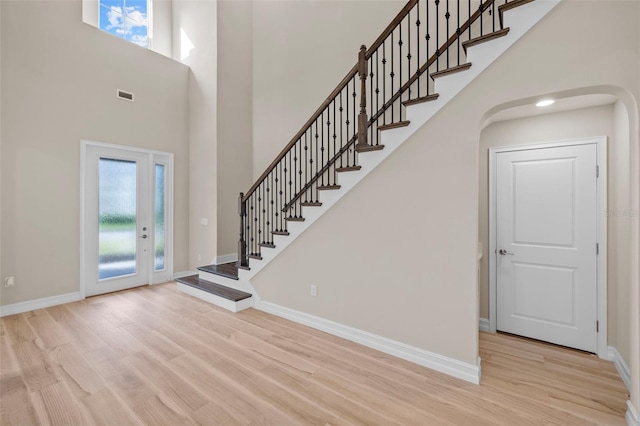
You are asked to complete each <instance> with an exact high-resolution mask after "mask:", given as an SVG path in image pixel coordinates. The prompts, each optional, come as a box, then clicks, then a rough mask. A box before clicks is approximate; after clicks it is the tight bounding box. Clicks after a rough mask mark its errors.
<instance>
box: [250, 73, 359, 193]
mask: <svg viewBox="0 0 640 426" xmlns="http://www.w3.org/2000/svg"><path fill="white" fill-rule="evenodd" d="M357 74H358V63H357V62H356V64H355V65H354V66H353V68H351V70H350V71H349V72H348V73H347V75H346V76H344V78H343V79H342V81H340V83H339V84H338V86H337V87H336V88H335V89H333V92H331V94H330V95H329V96H327V99H325V100H324V102H322V104H321V105H320V107H318V109H317V110H316V112H314V113H313V115H312V116H311V118H310V119H309V120H307V122H306V123H304V126H302V128H301V129H300V130H299V131H298V133H296V135H295V136H294V137H293V139H291V142H289V143H288V144H287V145H286V146H285V147H284V148H283V149H282V151H280V154H278V156H277V157H276V159H275V160H273V161H272V162H271V164H269V167H267V168H266V170H265V171H264V172H262V174H261V175H260V177H259V178H258V179H257V180H256V181H255V182H254V183H253V185H251V188H249V190H248V191H247V193H246V194H245V195H244V197H243V198H242V201H247V200H248V199H249V197H250V196H251V194H253V192H254V191H255V190H256V188H257V187H258V186H260V184H261V183H262V181H263V180H264V179H265V178H266V177H267V176H268V175H269V173H271V171H272V170H273V168H274V167H275V166H276V165H277V164H278V163H279V162H280V161H281V160H282V159H283V158H284V156H285V155H286V154H287V152H289V150H290V149H291V148H292V147H293V146H294V145H295V144H296V142H298V140H300V138H301V137H302V135H304V134H305V132H306V131H307V130H308V129H309V126H311V124H313V123H314V122H315V121H316V120H317V119H318V117H319V116H320V114H321V113H322V111H324V109H325V108H326V107H328V106H329V104H330V103H331V102H332V101H333V99H334V98H335V97H336V96H338V94H339V93H340V92H341V91H342V90H343V89H344V88H345V87H346V85H347V83H348V82H349V80H351V79H352V78H353V77H354V76H356V75H357Z"/></svg>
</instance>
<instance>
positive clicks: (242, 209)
mask: <svg viewBox="0 0 640 426" xmlns="http://www.w3.org/2000/svg"><path fill="white" fill-rule="evenodd" d="M243 197H244V193H242V192H241V193H240V196H239V197H238V214H239V215H240V239H239V240H238V262H237V263H236V265H237V266H238V267H239V268H240V267H246V266H249V261H248V258H247V242H246V240H245V238H244V232H245V228H246V224H245V221H246V217H247V203H246V202H245V201H242V198H243Z"/></svg>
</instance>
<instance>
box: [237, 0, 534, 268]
mask: <svg viewBox="0 0 640 426" xmlns="http://www.w3.org/2000/svg"><path fill="white" fill-rule="evenodd" d="M519 1H520V3H522V2H526V1H527V0H519ZM496 2H499V3H501V4H502V5H503V6H505V7H507V8H509V7H511V6H512V4H510V3H509V0H484V1H482V0H410V1H409V2H407V3H406V4H405V6H404V7H403V8H402V10H400V12H399V13H398V14H397V15H396V17H395V18H394V19H393V20H392V21H391V22H390V23H389V25H388V26H387V27H386V28H385V30H384V31H383V32H382V33H381V34H380V36H379V37H378V38H377V39H376V40H375V41H374V42H373V44H371V46H370V47H369V48H368V49H367V48H366V47H365V46H364V45H363V46H362V47H361V48H360V51H359V52H358V60H357V62H356V64H355V65H354V66H353V67H352V68H351V70H350V71H349V72H348V73H347V75H346V76H345V77H344V78H343V79H342V80H341V82H340V83H339V84H338V86H337V87H336V88H335V89H334V90H333V91H332V92H331V94H330V95H329V96H328V97H327V98H326V99H325V100H324V102H323V103H322V104H321V105H320V107H319V108H318V109H317V110H316V111H315V112H314V113H313V115H312V116H311V118H310V119H309V120H308V121H307V122H306V123H305V124H304V126H302V128H301V129H300V130H299V131H298V132H297V133H296V135H295V136H294V137H293V138H292V139H291V141H290V142H289V143H288V144H287V145H286V146H285V147H284V149H283V150H282V151H281V152H280V153H279V154H278V156H277V157H276V158H275V159H274V160H273V162H272V163H271V164H270V165H269V167H267V169H266V170H265V171H264V172H263V173H262V174H261V175H260V177H259V178H258V179H257V180H256V181H255V183H254V184H253V185H252V186H251V188H249V190H248V191H247V192H246V193H244V194H243V193H241V194H240V197H239V206H238V212H239V215H240V233H239V237H240V238H239V242H238V262H237V265H238V267H241V268H248V266H249V258H258V259H260V258H261V257H260V256H261V255H260V253H261V251H260V250H261V247H274V244H273V237H272V236H273V235H288V231H287V225H286V224H287V222H288V221H303V220H304V218H303V217H302V207H306V206H319V205H321V203H320V202H319V200H318V196H317V193H318V191H321V190H330V189H337V188H339V185H337V181H336V174H337V173H336V172H340V171H349V170H357V169H358V167H357V164H356V161H357V158H356V152H363V151H368V150H373V149H381V148H382V145H379V137H378V136H379V135H378V133H379V132H378V130H380V129H388V128H392V127H397V126H400V125H403V124H406V122H403V121H402V118H403V109H402V107H403V106H408V105H410V104H414V103H418V102H425V101H431V100H435V99H437V97H438V94H436V93H433V89H432V85H433V83H432V81H431V80H432V79H433V78H435V77H436V76H437V75H438V74H442V73H443V72H445V71H448V72H450V71H455V70H456V69H466V68H468V67H469V66H470V64H466V63H463V62H461V61H462V59H461V57H462V56H463V55H464V56H466V45H465V43H469V42H470V41H472V40H474V41H475V40H477V38H482V37H483V36H485V30H486V31H487V32H490V33H493V32H495V31H496V22H498V23H499V25H500V26H501V25H502V15H501V13H499V15H500V16H499V18H500V19H499V20H498V19H497V18H498V16H496ZM511 3H514V2H513V1H512V2H511ZM498 10H499V12H501V10H502V9H501V8H498ZM485 12H486V13H485ZM461 21H464V22H463V23H462V25H461V24H460V23H461ZM476 23H477V24H476ZM474 24H476V25H474ZM452 26H453V27H455V28H452ZM434 30H435V32H434ZM443 31H444V34H442V32H443ZM502 31H508V30H506V29H505V30H502ZM464 38H466V41H465V40H463V39H464ZM441 39H442V40H443V42H442V43H441ZM405 42H406V46H405ZM421 55H424V56H422V57H423V58H424V61H421V60H420V59H421ZM429 77H431V79H430V78H429ZM358 79H359V80H360V84H359V85H358V84H357V83H358V82H357V80H358ZM358 86H359V87H358ZM367 90H368V91H369V93H368V94H367ZM358 106H359V109H358Z"/></svg>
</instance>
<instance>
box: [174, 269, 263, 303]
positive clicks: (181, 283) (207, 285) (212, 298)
mask: <svg viewBox="0 0 640 426" xmlns="http://www.w3.org/2000/svg"><path fill="white" fill-rule="evenodd" d="M176 281H177V282H178V289H179V290H181V291H182V292H184V293H187V294H188V295H190V296H194V297H197V298H199V299H202V300H204V301H206V302H209V303H212V304H214V305H216V306H220V307H221V308H225V309H228V310H230V311H231V312H240V311H241V310H243V309H247V308H249V307H251V305H252V303H253V301H252V300H251V297H252V295H251V294H250V293H246V292H244V291H240V290H236V289H234V288H230V287H227V286H224V285H221V284H216V283H214V282H211V281H207V280H203V279H202V278H200V277H198V276H197V275H190V276H188V277H183V278H178V279H176Z"/></svg>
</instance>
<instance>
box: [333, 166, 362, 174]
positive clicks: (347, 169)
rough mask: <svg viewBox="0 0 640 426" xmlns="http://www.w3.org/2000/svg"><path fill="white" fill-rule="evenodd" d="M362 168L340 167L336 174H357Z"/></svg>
mask: <svg viewBox="0 0 640 426" xmlns="http://www.w3.org/2000/svg"><path fill="white" fill-rule="evenodd" d="M361 168H362V166H348V167H338V168H337V169H336V172H338V173H343V172H357V171H358V170H360V169H361Z"/></svg>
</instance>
